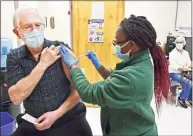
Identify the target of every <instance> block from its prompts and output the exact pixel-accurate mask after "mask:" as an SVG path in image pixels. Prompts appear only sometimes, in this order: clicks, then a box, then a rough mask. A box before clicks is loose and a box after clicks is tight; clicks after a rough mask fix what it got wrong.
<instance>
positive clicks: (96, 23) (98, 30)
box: [88, 19, 104, 43]
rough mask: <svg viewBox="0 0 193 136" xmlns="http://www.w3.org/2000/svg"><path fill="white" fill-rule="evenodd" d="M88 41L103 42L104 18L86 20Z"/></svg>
mask: <svg viewBox="0 0 193 136" xmlns="http://www.w3.org/2000/svg"><path fill="white" fill-rule="evenodd" d="M88 42H89V43H103V42H104V19H89V20H88Z"/></svg>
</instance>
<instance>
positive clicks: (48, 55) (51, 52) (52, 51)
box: [40, 45, 61, 69]
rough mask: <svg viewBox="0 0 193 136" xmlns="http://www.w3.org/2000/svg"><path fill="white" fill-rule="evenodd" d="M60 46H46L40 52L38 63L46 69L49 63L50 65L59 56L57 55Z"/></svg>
mask: <svg viewBox="0 0 193 136" xmlns="http://www.w3.org/2000/svg"><path fill="white" fill-rule="evenodd" d="M59 52H60V46H58V47H55V46H54V45H52V46H50V47H49V48H48V47H46V48H45V49H44V50H43V51H42V52H41V58H40V64H42V66H43V67H44V68H45V69H47V68H48V67H49V66H50V65H52V64H53V63H54V62H55V61H56V60H58V59H59V58H60V57H61V56H60V55H59Z"/></svg>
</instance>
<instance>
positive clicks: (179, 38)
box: [174, 36, 186, 45]
mask: <svg viewBox="0 0 193 136" xmlns="http://www.w3.org/2000/svg"><path fill="white" fill-rule="evenodd" d="M177 41H182V42H183V43H184V45H186V40H185V38H184V37H183V36H178V37H177V38H176V40H175V41H174V43H176V42H177Z"/></svg>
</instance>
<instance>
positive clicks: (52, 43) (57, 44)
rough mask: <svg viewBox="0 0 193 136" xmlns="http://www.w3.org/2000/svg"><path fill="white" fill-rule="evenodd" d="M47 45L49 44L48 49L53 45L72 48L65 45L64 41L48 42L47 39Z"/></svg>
mask: <svg viewBox="0 0 193 136" xmlns="http://www.w3.org/2000/svg"><path fill="white" fill-rule="evenodd" d="M46 44H47V46H48V47H50V46H51V45H55V46H61V45H63V46H66V47H68V48H70V47H69V46H68V44H67V43H64V42H63V41H58V40H54V41H52V40H47V39H46Z"/></svg>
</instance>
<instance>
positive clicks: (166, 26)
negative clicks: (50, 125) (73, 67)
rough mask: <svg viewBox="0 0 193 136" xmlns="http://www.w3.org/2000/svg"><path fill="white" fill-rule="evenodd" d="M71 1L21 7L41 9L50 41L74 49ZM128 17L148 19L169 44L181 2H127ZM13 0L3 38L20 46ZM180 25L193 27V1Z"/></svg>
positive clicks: (6, 5) (4, 8) (183, 7)
mask: <svg viewBox="0 0 193 136" xmlns="http://www.w3.org/2000/svg"><path fill="white" fill-rule="evenodd" d="M69 4H70V3H69V1H55V2H53V1H19V7H26V6H30V7H34V8H37V9H38V10H39V12H40V14H41V16H42V17H45V16H47V18H48V20H47V21H48V27H47V28H46V30H45V36H46V38H47V39H50V40H61V41H64V42H65V43H68V44H69V45H70V46H71V32H70V31H71V30H70V25H71V23H70V16H69V15H68V11H69V10H70V7H69ZM125 4H126V5H125V17H129V16H130V14H135V15H141V16H146V17H147V19H148V20H149V21H150V22H151V23H152V25H153V26H154V27H155V29H156V32H157V35H158V38H159V39H160V40H161V41H162V42H165V41H166V36H167V35H168V32H169V31H171V32H173V31H174V30H175V17H176V8H177V1H125ZM13 13H14V2H13V1H2V2H1V36H2V37H3V36H11V37H13V38H12V39H13V42H14V45H15V47H16V45H17V40H16V36H15V35H14V34H13V32H12V29H13V26H12V16H13ZM51 16H54V17H55V29H51V28H50V24H49V23H50V20H49V19H50V17H51ZM177 25H183V26H184V25H188V26H191V1H179V4H178V17H177Z"/></svg>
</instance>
